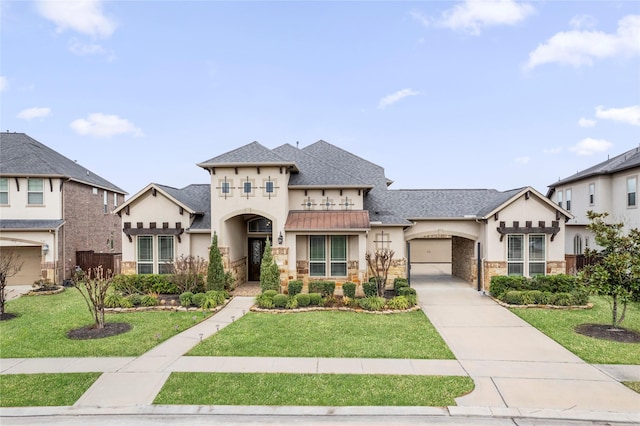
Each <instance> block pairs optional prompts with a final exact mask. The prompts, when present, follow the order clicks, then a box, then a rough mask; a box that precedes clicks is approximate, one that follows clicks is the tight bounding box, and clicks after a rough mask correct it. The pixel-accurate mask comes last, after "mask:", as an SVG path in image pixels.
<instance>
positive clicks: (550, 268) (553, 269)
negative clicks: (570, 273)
mask: <svg viewBox="0 0 640 426" xmlns="http://www.w3.org/2000/svg"><path fill="white" fill-rule="evenodd" d="M566 273H567V262H565V261H564V260H556V261H549V262H547V275H557V274H566Z"/></svg>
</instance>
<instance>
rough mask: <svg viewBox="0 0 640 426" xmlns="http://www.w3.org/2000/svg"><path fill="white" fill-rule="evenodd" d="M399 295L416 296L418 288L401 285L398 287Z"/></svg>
mask: <svg viewBox="0 0 640 426" xmlns="http://www.w3.org/2000/svg"><path fill="white" fill-rule="evenodd" d="M398 296H405V297H407V296H416V289H415V288H413V287H400V288H399V289H398Z"/></svg>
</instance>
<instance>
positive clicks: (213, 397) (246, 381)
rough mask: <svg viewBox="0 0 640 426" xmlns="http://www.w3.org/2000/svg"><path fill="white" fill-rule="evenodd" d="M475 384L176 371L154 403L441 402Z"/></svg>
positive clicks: (443, 379) (450, 400) (446, 380)
mask: <svg viewBox="0 0 640 426" xmlns="http://www.w3.org/2000/svg"><path fill="white" fill-rule="evenodd" d="M473 387H474V384H473V380H471V379H470V378H469V377H442V376H396V375H379V376H374V375H352V374H262V373H258V374H246V373H173V374H171V376H170V377H169V380H168V381H167V382H166V383H165V385H164V387H163V388H162V390H161V391H160V393H159V394H158V396H157V397H156V399H155V401H154V404H183V405H268V406H283V405H285V406H286V405H296V406H301V405H303V406H438V407H441V406H449V405H456V403H455V400H454V398H457V397H459V396H462V395H465V394H467V393H469V392H471V391H472V390H473Z"/></svg>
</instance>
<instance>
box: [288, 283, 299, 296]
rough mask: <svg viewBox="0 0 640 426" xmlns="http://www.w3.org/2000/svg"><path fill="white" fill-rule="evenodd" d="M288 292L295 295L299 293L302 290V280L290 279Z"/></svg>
mask: <svg viewBox="0 0 640 426" xmlns="http://www.w3.org/2000/svg"><path fill="white" fill-rule="evenodd" d="M287 292H288V293H289V296H291V297H293V296H295V295H296V294H299V293H301V292H302V280H292V281H289V286H288V290H287Z"/></svg>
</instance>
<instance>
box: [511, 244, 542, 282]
mask: <svg viewBox="0 0 640 426" xmlns="http://www.w3.org/2000/svg"><path fill="white" fill-rule="evenodd" d="M516 241H519V244H520V253H517V252H516V251H515V250H511V248H512V243H515V242H516ZM536 241H538V242H540V241H542V245H543V247H542V252H541V253H538V256H536V253H535V251H534V250H533V244H534V243H535V242H536ZM514 249H515V247H514ZM516 268H517V269H516ZM536 268H537V269H538V272H535V269H536ZM532 270H534V273H533V274H532ZM546 270H547V236H546V234H509V235H507V275H516V276H527V277H530V276H532V275H546Z"/></svg>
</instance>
